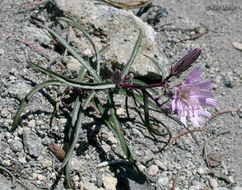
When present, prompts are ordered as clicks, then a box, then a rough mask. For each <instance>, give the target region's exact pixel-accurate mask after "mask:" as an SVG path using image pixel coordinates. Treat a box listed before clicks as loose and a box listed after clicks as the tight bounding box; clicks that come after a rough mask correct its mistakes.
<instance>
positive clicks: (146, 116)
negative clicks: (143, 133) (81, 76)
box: [142, 90, 163, 136]
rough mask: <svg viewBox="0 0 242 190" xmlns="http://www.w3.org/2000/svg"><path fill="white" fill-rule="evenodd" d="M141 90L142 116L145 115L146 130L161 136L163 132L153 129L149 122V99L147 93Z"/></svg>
mask: <svg viewBox="0 0 242 190" xmlns="http://www.w3.org/2000/svg"><path fill="white" fill-rule="evenodd" d="M142 92H143V102H144V116H145V123H144V124H145V127H146V128H147V129H148V131H149V132H150V133H151V134H155V135H158V136H163V134H160V133H159V132H157V131H155V130H154V129H153V128H152V127H151V124H150V116H149V101H148V98H149V97H148V94H147V93H146V91H145V90H143V91H142Z"/></svg>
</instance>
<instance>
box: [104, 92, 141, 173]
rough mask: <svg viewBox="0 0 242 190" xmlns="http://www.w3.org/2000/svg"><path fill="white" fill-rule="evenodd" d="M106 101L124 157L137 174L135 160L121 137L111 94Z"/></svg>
mask: <svg viewBox="0 0 242 190" xmlns="http://www.w3.org/2000/svg"><path fill="white" fill-rule="evenodd" d="M108 99H109V102H110V104H111V106H112V107H111V108H110V109H109V110H110V114H111V119H112V123H113V125H114V126H115V129H116V132H117V135H118V138H119V140H120V143H121V146H122V148H123V151H124V153H125V155H126V156H127V158H128V160H129V162H130V164H131V165H132V166H133V168H134V169H135V171H136V172H138V173H139V172H140V171H139V168H138V166H137V165H136V160H135V158H134V156H133V154H132V151H131V150H130V148H129V146H128V144H127V143H126V140H125V138H124V135H123V132H122V129H121V125H120V122H119V120H118V118H117V116H116V113H115V109H114V102H113V97H112V94H111V93H109V96H108Z"/></svg>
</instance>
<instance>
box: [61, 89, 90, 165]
mask: <svg viewBox="0 0 242 190" xmlns="http://www.w3.org/2000/svg"><path fill="white" fill-rule="evenodd" d="M94 95H95V91H93V92H91V94H90V95H89V96H88V98H87V99H86V100H85V101H84V102H83V105H82V111H81V112H80V113H79V116H78V120H77V124H76V129H75V136H74V138H73V141H72V144H71V146H70V148H69V150H68V152H67V154H66V156H65V159H64V161H63V162H62V164H61V166H60V169H62V168H64V167H65V166H66V164H67V162H68V160H69V159H70V158H71V156H72V153H73V150H74V149H75V146H76V143H77V141H78V138H79V134H80V130H81V126H82V121H83V116H84V112H83V111H84V110H85V109H86V108H87V107H88V105H89V103H90V101H91V100H92V98H93V97H94Z"/></svg>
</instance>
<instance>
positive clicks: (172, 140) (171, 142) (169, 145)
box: [168, 129, 205, 150]
mask: <svg viewBox="0 0 242 190" xmlns="http://www.w3.org/2000/svg"><path fill="white" fill-rule="evenodd" d="M195 131H205V129H191V130H189V131H184V132H182V133H180V134H179V135H177V136H175V137H174V138H173V139H171V141H170V143H169V144H168V150H169V149H170V148H171V146H172V144H173V142H174V141H176V140H177V139H178V138H179V137H181V136H184V135H186V134H188V133H191V132H195Z"/></svg>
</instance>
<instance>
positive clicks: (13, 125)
mask: <svg viewBox="0 0 242 190" xmlns="http://www.w3.org/2000/svg"><path fill="white" fill-rule="evenodd" d="M51 85H59V86H65V85H66V84H64V83H62V82H60V81H56V80H49V81H46V82H43V83H41V84H38V85H37V86H35V87H34V88H33V89H32V90H31V91H30V92H29V93H28V94H27V95H26V96H25V98H24V99H23V100H22V102H21V104H20V106H19V109H18V111H17V113H16V115H15V116H14V119H13V123H12V128H11V130H10V131H14V130H15V129H16V128H17V126H18V121H19V118H20V116H21V114H22V112H23V110H24V108H25V106H26V104H27V103H28V102H29V100H30V99H31V98H32V96H33V95H34V94H35V93H36V92H38V91H39V90H40V89H42V88H44V87H46V86H51Z"/></svg>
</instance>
